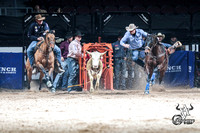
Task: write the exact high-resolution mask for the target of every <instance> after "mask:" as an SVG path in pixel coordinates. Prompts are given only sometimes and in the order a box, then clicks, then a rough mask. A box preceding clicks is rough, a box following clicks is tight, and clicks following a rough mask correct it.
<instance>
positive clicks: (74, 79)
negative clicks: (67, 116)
mask: <svg viewBox="0 0 200 133" xmlns="http://www.w3.org/2000/svg"><path fill="white" fill-rule="evenodd" d="M67 67H68V92H69V91H72V90H76V89H77V87H71V86H73V85H77V84H78V74H79V64H78V60H76V59H74V58H70V57H68V58H67Z"/></svg>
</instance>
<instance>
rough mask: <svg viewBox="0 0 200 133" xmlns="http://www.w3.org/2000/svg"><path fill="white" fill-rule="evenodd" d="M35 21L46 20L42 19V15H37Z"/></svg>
mask: <svg viewBox="0 0 200 133" xmlns="http://www.w3.org/2000/svg"><path fill="white" fill-rule="evenodd" d="M35 20H45V17H42V15H40V14H38V15H35Z"/></svg>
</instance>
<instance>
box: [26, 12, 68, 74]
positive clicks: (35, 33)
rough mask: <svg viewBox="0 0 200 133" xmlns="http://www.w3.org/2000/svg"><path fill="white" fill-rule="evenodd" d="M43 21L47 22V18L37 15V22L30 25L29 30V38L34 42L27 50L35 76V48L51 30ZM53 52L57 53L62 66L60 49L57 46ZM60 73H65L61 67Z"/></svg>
mask: <svg viewBox="0 0 200 133" xmlns="http://www.w3.org/2000/svg"><path fill="white" fill-rule="evenodd" d="M43 20H45V17H42V16H41V15H40V14H38V15H35V22H33V23H32V24H31V25H30V27H29V30H28V38H30V40H31V41H32V42H31V44H30V45H29V47H28V49H27V55H28V58H29V61H30V64H31V67H32V69H33V68H34V69H33V71H32V73H33V74H35V73H36V67H34V53H35V47H36V45H37V43H38V42H39V41H43V40H44V37H43V36H44V35H45V34H46V33H47V32H48V31H49V30H50V29H49V26H48V24H47V23H46V22H44V21H43ZM53 51H54V53H55V56H56V58H57V60H58V62H59V64H61V52H60V48H59V47H58V46H56V45H55V47H54V50H53ZM58 72H59V73H60V72H64V70H63V69H62V68H61V65H60V67H59V68H58Z"/></svg>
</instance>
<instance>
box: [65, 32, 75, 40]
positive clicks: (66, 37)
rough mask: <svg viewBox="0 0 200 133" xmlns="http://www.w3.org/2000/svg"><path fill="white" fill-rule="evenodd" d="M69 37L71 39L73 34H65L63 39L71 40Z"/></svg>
mask: <svg viewBox="0 0 200 133" xmlns="http://www.w3.org/2000/svg"><path fill="white" fill-rule="evenodd" d="M71 37H73V34H72V33H67V34H66V35H65V39H69V38H71Z"/></svg>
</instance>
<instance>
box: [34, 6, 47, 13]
mask: <svg viewBox="0 0 200 133" xmlns="http://www.w3.org/2000/svg"><path fill="white" fill-rule="evenodd" d="M33 12H34V13H47V11H46V10H44V9H40V6H39V5H36V6H35V8H34V11H33Z"/></svg>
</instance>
